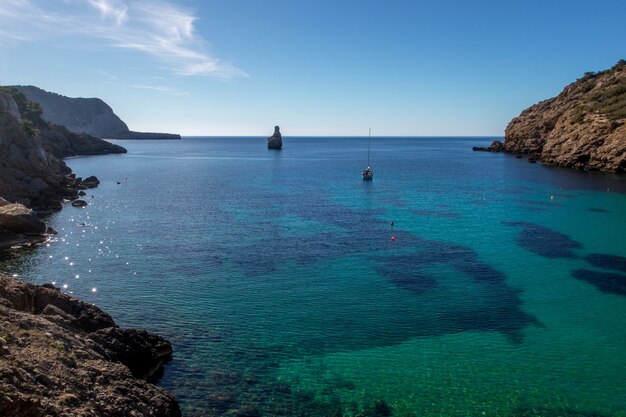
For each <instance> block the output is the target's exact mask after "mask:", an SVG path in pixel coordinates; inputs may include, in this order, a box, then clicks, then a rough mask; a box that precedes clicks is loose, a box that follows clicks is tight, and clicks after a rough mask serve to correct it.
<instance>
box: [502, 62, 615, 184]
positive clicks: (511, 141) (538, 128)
mask: <svg viewBox="0 0 626 417" xmlns="http://www.w3.org/2000/svg"><path fill="white" fill-rule="evenodd" d="M504 148H505V151H506V152H511V153H516V154H528V155H534V156H535V157H536V158H537V159H539V160H540V161H541V162H542V163H544V164H547V165H556V166H562V167H568V168H575V169H582V170H587V171H606V172H620V173H621V172H624V171H625V170H626V61H624V60H622V61H620V62H618V63H617V64H616V65H615V66H614V67H613V68H611V69H609V70H607V71H602V72H599V73H586V74H585V75H584V77H582V78H580V79H579V80H577V81H576V82H574V83H572V84H570V85H568V86H567V87H565V89H564V90H563V91H562V92H561V94H559V95H558V96H556V97H554V98H551V99H548V100H545V101H542V102H540V103H537V104H535V105H534V106H531V107H530V108H528V109H526V110H524V111H523V112H522V113H521V114H520V115H519V117H516V118H515V119H513V120H512V121H511V122H510V123H509V125H508V126H507V128H506V131H505V141H504Z"/></svg>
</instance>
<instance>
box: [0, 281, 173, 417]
mask: <svg viewBox="0 0 626 417" xmlns="http://www.w3.org/2000/svg"><path fill="white" fill-rule="evenodd" d="M83 316H84V317H85V320H81V319H80V317H83ZM0 317H2V318H3V319H2V320H0V335H2V343H0V349H1V352H0V393H2V395H0V416H12V417H31V416H41V417H43V416H46V417H66V416H103V417H114V416H116V417H117V416H131V415H137V416H155V417H179V416H180V415H181V412H180V409H179V407H178V404H177V403H176V400H175V399H174V398H173V397H172V396H171V395H169V394H168V393H167V392H165V391H164V390H163V389H161V388H158V387H156V386H154V385H153V384H151V383H149V382H147V381H145V380H143V379H141V378H137V377H135V376H133V373H132V372H131V369H129V367H127V366H126V365H125V364H124V361H123V360H121V357H122V356H124V355H125V356H124V357H125V358H131V360H136V361H138V363H142V364H149V363H151V362H150V360H152V361H155V360H156V361H157V362H159V361H162V360H163V359H165V357H166V356H167V354H169V353H171V347H169V343H168V342H166V341H165V340H164V339H162V338H159V337H158V336H155V335H151V334H149V333H147V332H143V331H139V330H123V329H119V328H118V327H117V326H115V323H114V322H113V320H112V319H111V318H110V316H108V315H107V314H106V313H104V312H102V311H101V310H100V309H98V308H97V307H95V306H92V305H90V304H86V303H82V302H81V301H79V300H76V299H75V298H72V297H69V296H67V295H64V294H61V293H60V291H58V290H57V289H56V288H54V287H53V286H51V285H46V287H43V286H36V285H32V284H26V283H24V282H22V281H18V280H16V279H13V278H9V277H5V276H2V275H0ZM103 318H107V319H106V320H103ZM85 322H87V323H91V324H92V326H84V325H83V324H84V323H85ZM103 326H104V327H103ZM94 335H95V336H94ZM109 337H110V338H111V339H110V340H109ZM103 339H106V340H107V341H106V342H105V343H106V345H101V344H100V341H101V340H103ZM129 341H130V342H129ZM112 346H114V348H115V349H113V348H112ZM164 347H169V350H168V349H165V348H164ZM113 355H118V356H117V357H115V358H113V357H112V356H113ZM143 355H146V357H147V358H149V360H147V359H146V358H144V357H143ZM146 366H147V367H149V365H146ZM155 366H156V365H155Z"/></svg>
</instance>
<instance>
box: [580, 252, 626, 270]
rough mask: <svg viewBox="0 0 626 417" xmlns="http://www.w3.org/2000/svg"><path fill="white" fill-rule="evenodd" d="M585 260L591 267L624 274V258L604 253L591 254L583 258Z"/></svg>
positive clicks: (625, 262)
mask: <svg viewBox="0 0 626 417" xmlns="http://www.w3.org/2000/svg"><path fill="white" fill-rule="evenodd" d="M585 260H586V261H587V262H589V263H590V264H591V265H593V266H597V267H599V268H604V269H613V270H615V271H621V272H626V258H625V257H623V256H618V255H609V254H606V253H592V254H591V255H588V256H586V257H585Z"/></svg>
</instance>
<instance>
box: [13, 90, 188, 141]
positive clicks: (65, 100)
mask: <svg viewBox="0 0 626 417" xmlns="http://www.w3.org/2000/svg"><path fill="white" fill-rule="evenodd" d="M14 88H16V89H17V90H19V91H21V92H22V93H23V94H24V95H25V96H26V97H27V98H28V99H29V100H31V101H34V102H35V103H38V104H39V105H40V106H41V108H42V110H43V113H42V117H43V118H44V119H45V120H47V121H49V122H51V123H54V124H57V125H61V126H65V127H66V128H67V130H69V131H70V132H75V133H86V134H88V135H92V136H96V137H99V138H107V139H180V135H177V134H171V133H150V132H133V131H131V130H129V129H128V126H127V125H126V123H124V122H123V121H122V120H121V119H120V118H119V117H118V116H117V115H116V114H115V113H113V110H112V109H111V107H109V105H108V104H106V103H105V102H104V101H102V100H100V99H99V98H71V97H66V96H62V95H60V94H56V93H50V92H48V91H45V90H42V89H40V88H37V87H34V86H22V85H17V86H14Z"/></svg>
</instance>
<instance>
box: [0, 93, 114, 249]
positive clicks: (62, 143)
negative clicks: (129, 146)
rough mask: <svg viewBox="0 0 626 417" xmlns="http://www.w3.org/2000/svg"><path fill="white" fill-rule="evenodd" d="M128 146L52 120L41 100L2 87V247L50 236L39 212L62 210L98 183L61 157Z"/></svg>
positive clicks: (0, 238) (0, 230) (0, 94)
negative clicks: (48, 119) (43, 115)
mask: <svg viewBox="0 0 626 417" xmlns="http://www.w3.org/2000/svg"><path fill="white" fill-rule="evenodd" d="M125 152H126V149H124V148H122V147H121V146H118V145H114V144H111V143H109V142H106V141H104V140H101V139H98V138H95V137H92V136H89V135H85V134H75V133H71V132H69V131H68V130H67V129H65V128H64V127H63V126H58V125H54V124H52V123H48V122H46V121H45V120H43V119H42V118H41V108H40V107H39V106H38V105H36V104H35V103H32V102H31V101H29V100H27V99H26V98H25V97H24V95H23V94H22V93H20V92H19V91H17V90H16V89H13V88H9V87H0V250H6V249H8V248H10V247H12V246H15V245H23V244H32V243H39V242H41V241H43V240H45V239H46V237H47V233H48V232H49V231H48V230H47V228H46V227H45V225H43V223H41V221H39V220H38V216H42V215H46V214H48V213H52V212H54V211H58V210H61V208H62V206H63V204H62V202H63V201H73V200H76V199H78V197H79V194H80V192H81V190H83V189H86V188H91V187H95V186H97V185H98V183H99V181H98V179H97V178H96V177H89V178H86V179H82V178H80V177H76V175H74V174H73V173H72V171H71V169H70V168H69V167H68V166H67V165H66V164H65V163H64V162H63V161H62V160H61V158H65V157H67V156H74V155H99V154H106V153H125Z"/></svg>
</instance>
